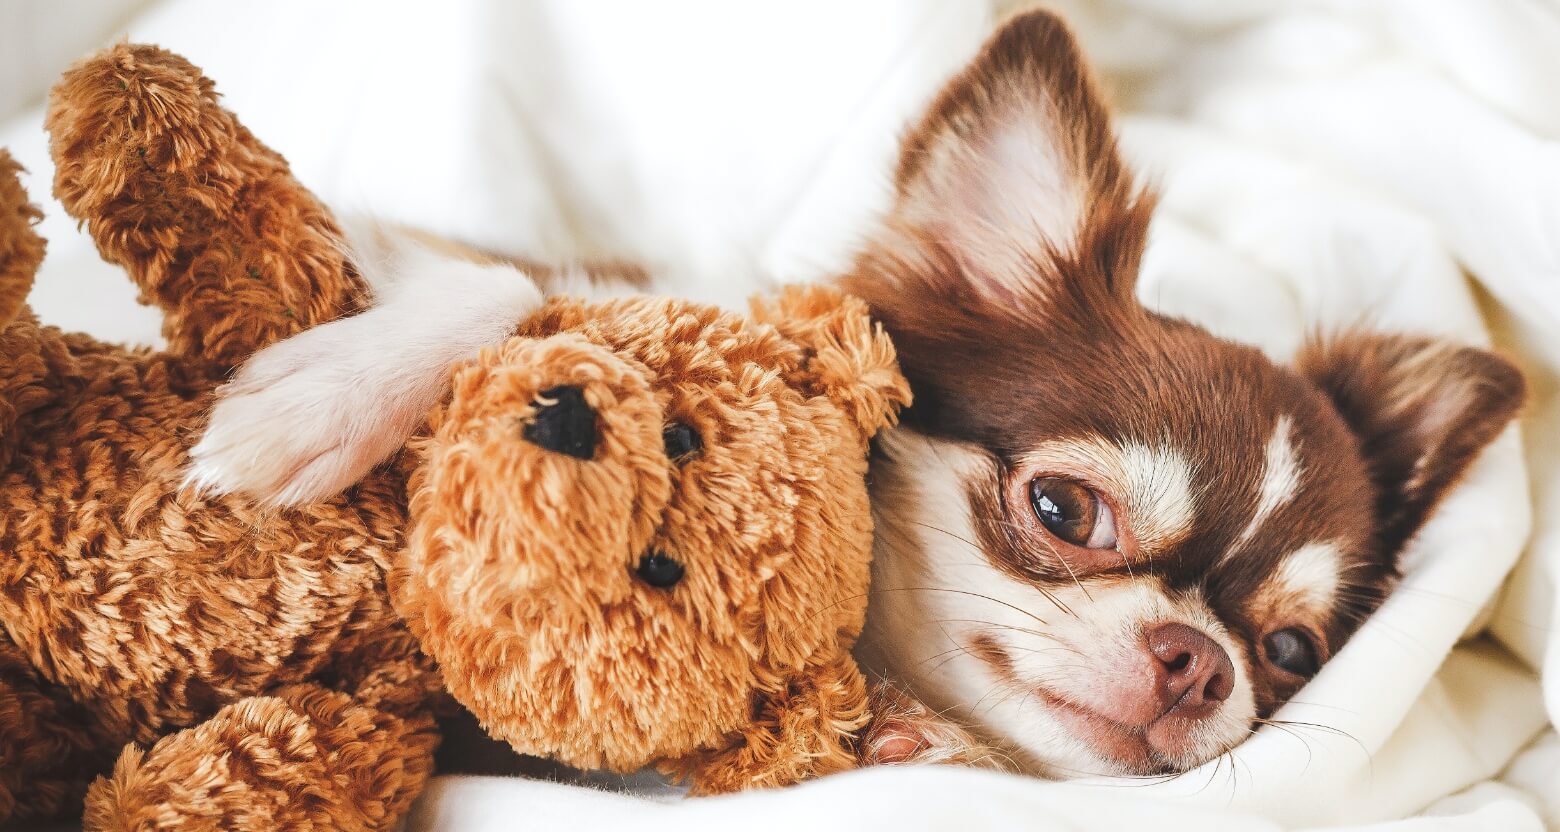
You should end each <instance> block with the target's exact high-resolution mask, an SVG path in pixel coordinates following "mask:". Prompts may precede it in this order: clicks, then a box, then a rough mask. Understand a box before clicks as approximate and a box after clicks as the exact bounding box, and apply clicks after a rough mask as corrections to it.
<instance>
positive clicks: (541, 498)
mask: <svg viewBox="0 0 1560 832" xmlns="http://www.w3.org/2000/svg"><path fill="white" fill-rule="evenodd" d="M47 127H48V130H49V132H50V135H51V152H52V154H53V157H54V160H55V162H56V168H57V169H56V176H55V181H54V187H55V192H56V195H57V196H58V197H59V199H60V200H61V202H62V203H63V205H64V206H65V208H66V210H67V211H68V212H69V213H70V214H71V215H72V216H73V217H75V218H76V219H77V220H78V221H79V222H81V223H82V224H83V225H84V226H85V227H86V229H87V231H88V232H89V234H90V235H91V236H92V238H93V239H94V240H95V242H96V244H97V246H98V249H99V252H100V253H101V254H102V256H103V257H104V258H105V259H107V260H109V261H111V262H114V263H116V264H119V265H121V266H123V267H124V268H125V270H126V272H127V273H128V275H129V277H130V279H131V280H132V281H134V283H135V284H136V286H137V287H138V289H139V292H140V297H141V299H142V301H143V302H145V303H149V304H152V305H154V306H155V307H157V308H158V309H160V310H161V312H162V314H163V332H164V335H165V337H166V341H167V346H166V348H165V349H162V350H147V349H128V348H124V347H120V346H116V345H111V344H105V343H102V342H99V341H96V340H94V339H93V338H91V337H89V336H87V335H84V334H78V333H67V332H62V331H60V330H58V329H56V328H53V327H49V326H43V325H41V324H40V323H39V322H38V321H37V320H36V318H35V317H34V315H33V314H32V313H31V311H30V310H29V309H28V308H27V306H26V305H25V297H26V294H27V291H28V289H29V287H30V286H31V284H32V280H33V276H34V273H35V271H36V269H37V267H38V265H39V263H40V262H41V260H42V257H43V251H44V244H43V241H42V240H41V239H40V238H39V237H38V236H37V234H36V232H35V231H34V229H33V225H34V224H35V222H36V220H37V218H38V216H39V215H38V213H37V211H36V209H34V208H33V207H32V206H31V205H30V204H29V202H28V199H27V196H26V194H25V193H24V191H23V189H22V186H21V184H20V180H19V177H18V174H19V168H18V166H17V165H16V164H15V163H14V162H13V161H12V160H11V159H10V157H9V156H8V155H4V154H3V151H0V324H3V329H0V503H3V505H4V506H5V508H4V510H3V511H0V551H3V552H4V556H3V557H0V824H4V823H5V822H7V821H20V820H23V819H30V818H43V817H59V816H68V815H71V814H74V813H76V812H83V813H84V818H85V825H86V826H87V828H89V829H152V828H162V827H175V826H177V827H178V828H185V829H268V830H269V829H343V830H378V829H389V828H391V827H393V826H394V824H395V823H396V822H397V820H398V819H399V818H400V817H402V816H403V815H404V813H405V812H406V811H407V809H408V807H409V805H410V803H411V801H412V800H413V799H414V798H415V797H416V795H417V794H418V793H419V791H420V790H421V789H422V788H423V785H424V783H425V781H426V780H427V778H428V777H429V775H430V773H431V771H432V755H433V751H434V748H435V746H436V745H437V744H438V742H439V732H438V727H437V722H436V716H437V715H438V714H439V713H441V712H443V710H444V709H447V708H448V707H449V706H450V701H451V697H453V700H457V701H458V702H460V703H461V704H463V705H464V706H465V707H466V708H468V709H469V710H470V711H471V712H472V713H473V714H475V715H476V716H477V718H478V719H479V720H480V722H481V723H482V725H483V727H484V728H485V729H486V730H487V731H488V732H490V733H491V734H492V735H493V736H495V737H498V738H500V739H503V740H506V741H508V742H509V743H510V744H511V745H513V746H514V748H516V749H517V750H519V751H522V752H526V753H531V754H538V755H545V756H549V757H552V758H554V759H557V760H559V761H561V762H564V763H567V764H570V765H574V766H579V767H591V768H598V767H599V768H611V769H619V770H628V769H635V768H638V767H641V766H644V765H647V764H655V765H658V766H660V767H661V768H662V769H663V770H664V771H666V772H667V773H669V774H671V775H674V776H676V777H679V778H681V779H684V780H686V781H687V782H688V783H690V784H691V787H692V790H693V791H694V792H698V793H715V792H725V791H730V790H734V789H739V788H747V787H755V786H779V785H785V784H788V783H793V782H796V781H799V780H802V779H805V778H808V777H813V776H817V775H821V774H826V773H829V772H832V771H838V770H842V769H846V768H850V767H852V766H853V765H855V764H856V747H855V744H856V741H857V740H856V737H857V732H858V731H859V730H861V729H862V728H863V726H864V725H865V724H866V722H867V691H866V684H865V681H864V680H863V678H862V676H861V673H860V672H859V671H858V669H857V667H856V665H855V663H854V661H853V660H852V658H851V655H850V647H851V644H852V641H853V640H854V638H855V637H856V635H857V633H858V632H859V630H860V628H861V626H862V622H863V618H864V614H865V606H866V600H867V581H868V572H869V569H868V560H869V557H870V550H871V538H872V528H871V519H870V512H869V510H868V504H867V490H866V484H865V476H866V470H867V458H866V457H867V451H868V448H869V442H870V440H871V438H872V436H873V435H874V433H876V432H877V431H878V430H879V429H881V428H883V427H885V426H887V425H888V424H890V423H891V422H892V421H893V420H894V418H895V413H896V411H897V409H898V408H900V407H901V406H903V405H904V404H906V403H907V401H908V398H909V392H908V387H907V385H906V382H905V380H904V378H903V377H902V376H901V375H900V373H899V371H898V369H897V367H896V363H895V355H894V351H893V347H892V345H891V344H890V342H889V341H888V339H887V338H886V337H885V336H884V334H883V332H882V331H881V329H880V328H878V327H877V326H876V325H874V324H873V323H872V322H871V320H870V319H869V317H868V315H867V312H866V310H865V307H864V306H863V304H861V303H860V302H859V301H857V300H855V299H852V298H850V297H848V296H845V295H842V294H841V293H839V292H837V291H835V290H833V289H830V288H825V287H792V288H789V289H786V290H784V291H782V292H780V293H779V294H778V295H776V296H774V297H770V298H764V299H759V300H757V301H755V302H754V305H753V308H752V312H751V314H750V315H747V316H743V315H739V314H735V313H732V312H727V311H722V310H720V309H716V308H713V307H709V306H704V305H699V304H695V303H690V302H685V301H679V300H669V299H657V298H651V297H644V296H637V297H627V298H620V299H616V300H610V301H600V302H587V301H584V300H577V299H569V298H561V297H560V298H552V299H550V300H548V301H547V302H546V303H545V305H544V306H543V307H542V308H541V309H540V310H539V311H538V312H536V313H535V314H534V315H532V316H530V317H529V318H527V319H525V320H517V321H515V326H514V329H513V331H512V332H510V333H507V334H506V336H505V337H504V338H503V339H501V340H499V341H498V342H496V343H494V344H493V345H491V346H490V347H488V348H486V349H484V350H482V351H481V352H480V354H479V355H477V356H476V357H475V358H473V359H471V360H469V361H464V362H461V363H460V364H459V365H457V366H455V367H454V368H452V370H451V389H450V392H449V394H448V395H447V396H446V397H445V399H444V400H443V401H442V402H441V404H440V405H439V406H438V407H437V408H435V410H434V412H433V413H432V414H431V415H430V416H429V418H428V423H427V425H426V427H425V429H424V430H422V431H421V432H419V433H418V435H417V436H416V437H415V438H414V439H413V440H412V441H411V442H410V443H409V445H408V446H407V447H406V449H405V450H404V451H403V452H402V453H400V454H398V455H397V456H395V457H394V458H393V459H391V460H390V461H389V462H387V463H385V464H384V465H382V466H380V467H379V468H377V469H375V470H374V471H373V472H372V473H371V474H370V475H368V476H367V477H366V478H364V479H363V480H362V481H360V482H358V483H356V484H355V485H354V486H352V487H351V488H350V489H349V490H348V491H347V492H345V493H343V494H340V495H338V496H336V497H333V498H331V499H328V500H324V501H320V502H315V503H310V504H306V505H302V506H298V507H295V508H289V509H275V508H265V507H260V506H257V505H256V504H254V503H252V502H247V501H246V500H245V499H244V498H241V497H236V496H215V495H211V494H208V493H203V492H202V491H200V490H199V489H198V488H195V487H193V486H191V485H190V484H189V482H188V480H187V477H186V474H187V471H186V469H187V465H188V455H189V448H190V444H191V442H192V441H193V437H195V436H196V435H198V433H199V431H200V428H201V426H202V425H203V423H204V419H205V418H206V414H207V413H208V412H209V409H210V408H211V406H212V403H213V401H214V400H215V397H216V396H217V391H218V389H219V388H220V387H221V385H222V384H223V383H224V381H225V380H226V379H227V378H228V375H229V373H230V372H231V371H232V369H233V368H234V367H235V366H236V365H238V364H239V363H241V362H242V361H243V360H244V359H245V358H246V357H247V356H249V355H251V354H253V353H254V352H255V351H257V350H259V349H261V348H264V347H266V346H267V345H270V344H273V343H276V342H277V341H279V340H281V339H284V338H286V337H288V336H290V335H294V334H296V333H300V332H303V331H305V330H308V329H309V328H310V327H314V326H317V325H320V324H324V323H326V322H328V321H331V320H333V319H336V318H339V317H341V316H345V315H350V314H352V313H353V312H355V311H357V310H360V309H362V308H364V306H365V304H366V302H367V301H366V298H367V289H366V287H365V285H364V282H363V280H362V278H361V277H360V275H359V273H358V270H357V269H356V268H355V267H354V265H353V262H352V260H351V258H350V256H349V255H348V254H346V253H345V250H344V247H343V246H342V245H341V244H340V241H339V231H338V227H337V225H336V222H335V220H334V219H333V218H332V216H331V214H330V212H329V211H328V210H327V209H326V208H325V207H324V206H323V205H322V204H320V202H319V201H318V200H317V199H315V198H314V197H313V196H312V195H311V194H310V193H309V192H308V191H307V190H306V189H304V188H303V187H302V186H301V185H300V184H299V183H298V182H297V181H296V180H295V179H294V178H293V176H292V174H291V173H290V171H289V169H288V167H287V164H286V162H285V161H284V160H283V159H282V157H281V156H279V155H277V154H276V153H275V152H273V151H271V150H270V149H268V148H267V147H265V146H264V145H263V144H261V143H260V142H259V141H258V140H257V139H256V138H255V137H254V136H253V135H251V134H250V132H249V131H248V130H246V129H245V128H244V127H243V126H242V125H241V124H240V123H239V122H238V121H237V119H236V118H235V117H234V116H233V115H232V114H231V113H229V112H227V111H226V110H225V109H223V108H222V107H221V106H220V104H219V103H218V100H217V95H216V92H215V90H214V87H213V84H212V83H211V81H209V80H208V79H207V78H205V77H204V76H203V75H202V74H201V73H200V72H199V70H197V69H196V68H195V67H194V66H192V65H191V64H190V63H189V62H187V61H186V60H184V59H183V58H180V57H178V56H176V55H174V54H171V53H169V52H166V51H163V50H161V49H158V48H155V47H150V46H138V45H119V46H115V47H113V48H111V49H109V50H107V51H105V52H103V53H100V54H99V55H97V56H94V57H92V58H89V59H87V60H86V61H84V62H82V63H80V64H78V65H76V66H74V67H72V68H71V69H70V70H69V71H68V72H67V73H66V75H65V76H64V78H63V79H62V80H61V81H60V83H59V84H58V86H57V87H56V88H55V90H54V91H53V93H52V96H51V100H50V105H49V110H48V114H47Z"/></svg>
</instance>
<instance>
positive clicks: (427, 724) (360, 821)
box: [83, 634, 440, 832]
mask: <svg viewBox="0 0 1560 832" xmlns="http://www.w3.org/2000/svg"><path fill="white" fill-rule="evenodd" d="M403 635H404V634H403ZM402 640H403V639H395V640H392V641H387V642H385V643H383V644H381V645H377V647H382V648H388V649H389V652H390V653H391V654H396V653H404V651H403V650H402V649H400V648H401V645H400V644H398V643H392V642H399V641H402ZM384 652H385V650H382V649H369V650H364V651H360V653H359V655H358V656H356V657H349V658H347V659H345V660H344V661H343V662H338V663H337V664H338V669H339V666H340V665H342V664H344V665H345V667H346V668H348V669H350V668H351V667H352V665H353V664H354V663H355V662H358V663H360V665H361V667H362V668H363V675H362V676H361V678H358V679H355V680H351V681H350V683H349V684H348V685H347V687H349V688H350V693H349V692H345V691H342V690H337V689H335V688H334V687H327V686H325V685H323V684H317V683H304V684H294V685H288V686H285V687H282V688H280V689H278V690H276V691H273V692H272V693H271V694H270V695H268V696H252V697H247V698H244V699H240V700H238V701H237V702H233V703H231V704H229V705H227V706H226V707H224V708H222V709H221V710H219V711H217V713H216V714H215V715H213V716H212V717H211V718H210V719H208V720H206V721H205V722H202V723H201V724H199V725H196V726H194V727H192V728H188V729H185V730H183V731H180V732H178V733H175V734H170V735H168V736H165V737H163V738H162V739H160V740H159V741H158V742H157V743H156V744H155V745H153V746H152V747H151V748H150V749H148V750H143V749H141V748H140V747H138V746H134V745H132V746H129V747H127V748H126V749H124V751H123V752H122V753H121V754H120V756H119V760H118V762H116V763H115V765H114V769H113V772H112V773H111V774H109V775H107V776H105V777H102V778H99V779H98V780H97V781H96V782H94V783H93V784H92V786H91V788H90V790H89V791H88V792H87V798H86V812H85V815H84V823H83V826H84V828H85V829H87V830H109V829H112V830H142V829H145V830H150V829H163V828H171V827H175V826H176V827H177V828H179V829H188V830H192V831H193V830H210V832H218V831H219V830H229V829H274V830H278V832H286V831H287V830H304V829H311V830H312V829H333V830H342V832H359V831H361V832H370V831H372V832H378V830H389V829H392V828H394V826H395V824H396V823H397V822H398V821H399V820H400V819H401V818H402V817H403V816H404V815H405V814H406V812H407V810H408V809H410V808H411V803H412V801H413V800H414V799H415V798H416V797H417V795H418V794H419V793H421V792H422V790H423V786H424V784H425V783H426V782H427V779H428V777H429V776H430V775H431V774H432V772H433V752H434V749H435V748H436V747H437V745H438V732H437V729H436V727H435V724H434V717H433V711H432V707H431V702H432V701H433V700H432V695H433V691H435V690H437V689H438V688H439V687H440V685H439V682H438V676H437V674H436V673H434V672H432V671H431V669H430V668H429V666H428V662H427V660H426V659H425V658H423V657H421V656H406V657H403V658H398V659H396V658H392V659H389V660H386V658H385V656H384V655H382V654H383V653H384ZM338 681H339V680H338Z"/></svg>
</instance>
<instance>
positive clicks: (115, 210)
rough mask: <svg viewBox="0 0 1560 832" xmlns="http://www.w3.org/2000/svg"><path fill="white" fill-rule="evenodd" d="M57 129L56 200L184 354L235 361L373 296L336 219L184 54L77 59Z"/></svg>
mask: <svg viewBox="0 0 1560 832" xmlns="http://www.w3.org/2000/svg"><path fill="white" fill-rule="evenodd" d="M46 125H47V127H48V130H49V133H50V136H51V142H50V151H51V152H52V154H53V156H54V163H55V166H56V172H55V177H54V189H55V193H56V195H57V196H58V197H59V199H60V201H61V202H63V203H64V205H65V209H66V210H67V211H68V212H70V214H71V216H73V217H75V218H76V219H78V220H80V221H82V222H83V223H85V225H86V227H87V229H88V231H89V232H90V233H91V235H92V237H93V239H94V240H96V241H97V245H98V250H99V252H101V253H102V255H103V256H104V257H105V258H106V259H108V260H110V261H112V262H115V263H118V264H120V265H122V266H124V267H125V269H126V270H127V271H128V272H129V273H130V277H131V279H132V280H134V281H135V283H136V285H137V286H138V287H140V290H141V298H142V300H143V301H144V302H147V303H151V304H155V305H156V306H158V307H159V308H161V309H162V310H163V314H164V319H163V334H164V335H165V336H166V337H167V339H168V347H169V349H170V350H172V351H173V352H176V353H180V354H183V355H190V356H201V357H204V358H206V359H209V360H211V361H213V362H215V363H216V364H218V365H220V366H235V365H237V364H238V363H239V362H241V361H243V360H244V359H245V358H247V357H248V356H249V355H250V354H251V353H253V352H255V351H256V350H258V349H260V348H261V347H264V346H266V345H268V344H271V343H274V342H276V341H279V340H281V339H283V338H286V337H287V336H289V335H292V334H294V333H297V332H300V331H302V330H304V329H307V328H309V327H310V326H313V325H314V324H317V323H322V322H324V321H329V320H332V319H334V318H337V317H339V316H341V315H344V314H348V313H351V312H353V311H355V310H357V309H358V308H359V306H360V304H361V302H362V301H363V299H364V291H363V286H362V284H361V281H360V280H359V279H358V277H357V275H356V274H355V272H354V271H353V269H352V267H351V266H350V265H349V264H348V263H347V262H346V260H345V257H344V255H343V253H342V251H341V247H340V245H339V241H338V237H339V233H338V230H337V227H336V224H335V221H334V220H333V219H332V217H331V215H330V212H329V211H327V210H326V209H325V207H324V206H323V205H321V204H320V203H319V201H318V200H316V199H315V198H314V196H313V195H312V194H310V193H309V192H308V191H307V190H306V189H305V188H304V187H303V186H302V185H300V184H299V183H298V181H297V180H295V179H294V178H293V176H292V173H291V171H290V170H289V169H288V167H287V163H286V161H285V160H283V159H282V157H281V156H280V155H278V154H277V153H275V152H273V151H272V150H270V149H269V148H267V147H266V146H265V145H263V144H261V143H260V142H259V141H258V140H257V139H255V137H254V136H253V135H251V134H250V132H249V131H248V130H247V129H245V128H244V126H243V125H241V124H239V122H238V120H237V119H236V118H235V117H234V116H233V114H232V113H230V112H228V111H227V110H225V109H223V107H222V106H221V105H220V104H219V103H218V101H217V94H216V92H215V90H214V87H213V85H212V83H211V81H210V80H208V79H207V78H206V77H204V76H203V75H201V73H200V70H198V69H197V68H196V67H195V66H193V65H192V64H190V63H189V62H188V61H186V60H185V59H183V58H181V57H179V56H178V55H174V54H172V53H170V52H166V51H164V50H162V49H159V48H157V47H153V46H142V45H131V44H120V45H118V46H114V47H112V48H110V49H108V50H105V51H103V52H101V53H99V54H97V55H96V56H94V57H92V58H89V59H87V60H85V61H83V62H81V63H78V64H76V65H75V66H73V67H71V69H69V70H68V71H67V72H66V73H65V75H64V77H63V78H62V79H61V80H60V82H59V84H58V85H56V86H55V88H54V90H53V92H52V93H51V94H50V99H49V111H48V116H47V120H46Z"/></svg>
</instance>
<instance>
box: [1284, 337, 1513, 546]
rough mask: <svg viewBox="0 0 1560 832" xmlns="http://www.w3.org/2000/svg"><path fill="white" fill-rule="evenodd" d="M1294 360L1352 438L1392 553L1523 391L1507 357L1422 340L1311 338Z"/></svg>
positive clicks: (1505, 420) (1383, 537)
mask: <svg viewBox="0 0 1560 832" xmlns="http://www.w3.org/2000/svg"><path fill="white" fill-rule="evenodd" d="M1297 363H1298V366H1299V369H1300V372H1301V373H1302V374H1304V375H1305V376H1307V377H1308V378H1310V379H1311V380H1312V381H1313V382H1314V383H1316V385H1317V386H1319V387H1320V388H1321V389H1322V391H1323V392H1324V393H1326V394H1327V395H1328V396H1329V397H1330V398H1331V399H1332V401H1333V403H1334V405H1335V406H1336V407H1337V409H1338V412H1339V414H1341V415H1342V416H1343V419H1344V421H1345V422H1346V423H1347V424H1348V425H1349V427H1350V428H1352V429H1353V431H1354V432H1355V434H1356V435H1357V436H1359V438H1360V443H1361V448H1362V450H1363V452H1364V455H1365V459H1366V462H1367V464H1368V465H1369V466H1370V473H1371V478H1372V480H1373V481H1374V483H1375V486H1376V514H1377V522H1378V528H1379V530H1380V532H1379V533H1380V537H1381V540H1382V543H1383V544H1384V545H1385V546H1386V547H1387V548H1388V549H1389V550H1391V551H1395V550H1396V549H1397V548H1398V547H1400V546H1401V545H1402V544H1403V543H1404V542H1406V541H1407V540H1408V539H1409V538H1410V537H1412V536H1413V535H1414V533H1415V532H1417V531H1418V530H1419V527H1420V526H1421V525H1423V524H1424V522H1425V520H1426V519H1427V518H1428V517H1429V515H1430V512H1431V511H1432V510H1433V509H1434V508H1435V506H1436V504H1437V503H1438V502H1439V501H1440V499H1441V498H1442V497H1443V496H1445V494H1446V493H1447V491H1449V490H1450V489H1451V487H1452V485H1454V484H1455V483H1456V482H1457V480H1458V479H1459V478H1460V477H1461V476H1462V474H1463V472H1464V471H1466V470H1467V468H1468V466H1469V465H1470V464H1471V463H1472V462H1473V460H1474V458H1475V457H1476V456H1477V455H1478V453H1479V452H1480V451H1481V450H1483V449H1484V447H1485V446H1486V445H1488V444H1489V443H1490V442H1492V441H1494V439H1495V437H1496V436H1498V435H1499V434H1500V432H1501V431H1502V430H1504V429H1505V427H1506V425H1507V424H1509V423H1510V422H1511V420H1512V419H1513V418H1515V417H1516V415H1517V413H1518V411H1519V410H1521V408H1522V404H1523V401H1524V400H1525V398H1526V395H1527V385H1526V382H1525V381H1524V380H1523V377H1522V372H1521V371H1520V370H1518V369H1517V368H1516V366H1514V365H1513V364H1512V363H1511V362H1509V361H1507V360H1506V359H1504V358H1501V357H1500V356H1498V355H1495V354H1494V353H1491V352H1488V351H1485V350H1481V349H1476V348H1473V347H1462V346H1458V345H1456V344H1450V343H1447V342H1444V341H1438V340H1435V339H1431V338H1422V337H1414V336H1404V335H1371V334H1360V333H1355V334H1349V335H1343V336H1338V337H1333V338H1326V339H1313V341H1312V342H1311V343H1309V344H1308V345H1307V346H1306V348H1305V349H1304V350H1303V351H1302V352H1301V354H1300V357H1299V359H1298V362H1297Z"/></svg>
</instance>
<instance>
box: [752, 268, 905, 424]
mask: <svg viewBox="0 0 1560 832" xmlns="http://www.w3.org/2000/svg"><path fill="white" fill-rule="evenodd" d="M751 307H752V312H753V317H754V319H756V320H758V321H759V322H761V323H767V324H769V325H771V326H773V327H774V328H775V329H776V330H778V331H779V332H780V334H781V335H782V336H784V337H785V338H786V339H788V340H790V341H793V342H795V343H797V344H799V345H800V346H801V347H802V349H803V350H804V351H805V353H806V357H805V359H804V360H803V363H802V366H801V367H800V368H799V369H798V370H797V372H796V373H794V374H793V378H791V379H790V381H791V382H792V383H793V384H795V385H796V386H798V387H800V388H801V389H803V390H805V391H807V392H808V393H809V394H810V395H819V396H824V397H826V398H828V399H829V400H830V401H831V402H833V403H834V404H835V405H837V406H838V407H840V408H841V409H843V410H844V411H845V413H846V415H848V416H849V417H850V418H851V420H852V422H854V423H855V425H856V426H857V427H858V428H859V429H860V430H861V435H862V440H863V442H865V441H866V440H868V439H871V438H872V436H873V434H876V433H877V432H878V431H879V430H881V429H882V428H885V427H888V426H889V425H892V424H893V423H894V421H895V419H896V418H897V415H898V413H899V410H900V408H902V407H904V406H906V405H908V404H909V403H910V384H909V382H907V381H905V377H904V375H902V374H901V373H900V372H899V364H898V361H897V360H896V356H895V353H894V345H893V342H891V341H890V340H889V338H888V335H887V334H885V333H884V332H883V328H882V327H881V326H878V325H877V324H876V323H874V322H873V321H872V317H871V315H870V314H869V313H868V311H867V305H866V304H865V303H864V302H862V301H861V300H860V299H859V298H854V297H851V296H850V295H846V294H844V293H842V292H840V291H839V290H837V289H833V288H831V287H827V286H816V285H814V286H787V287H785V288H784V289H782V290H781V291H780V293H779V295H778V296H776V297H774V298H761V297H760V298H754V299H753V300H752V303H751Z"/></svg>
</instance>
